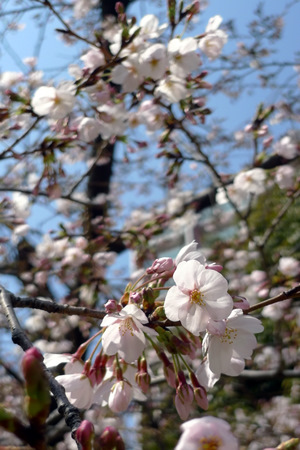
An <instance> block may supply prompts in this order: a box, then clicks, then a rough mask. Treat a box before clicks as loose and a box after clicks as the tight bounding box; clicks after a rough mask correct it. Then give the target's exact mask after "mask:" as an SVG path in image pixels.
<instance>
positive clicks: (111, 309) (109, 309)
mask: <svg viewBox="0 0 300 450" xmlns="http://www.w3.org/2000/svg"><path fill="white" fill-rule="evenodd" d="M104 308H105V312H106V314H113V313H116V312H119V311H121V309H122V306H121V305H119V304H118V303H117V302H116V300H113V299H110V300H108V301H107V302H106V303H105V305H104Z"/></svg>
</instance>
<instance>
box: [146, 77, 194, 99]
mask: <svg viewBox="0 0 300 450" xmlns="http://www.w3.org/2000/svg"><path fill="white" fill-rule="evenodd" d="M185 84H186V83H185V80H183V79H182V78H179V77H177V76H176V75H168V76H166V78H164V79H163V80H161V81H160V82H159V84H158V86H157V88H156V89H155V91H154V95H155V96H156V97H162V98H163V99H164V100H167V101H168V102H170V103H177V102H179V101H180V100H183V99H184V98H186V97H187V96H188V95H189V91H188V89H187V87H186V86H185Z"/></svg>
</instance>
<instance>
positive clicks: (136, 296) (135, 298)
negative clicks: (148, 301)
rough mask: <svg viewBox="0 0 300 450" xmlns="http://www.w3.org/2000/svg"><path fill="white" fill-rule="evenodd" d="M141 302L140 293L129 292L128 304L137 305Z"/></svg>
mask: <svg viewBox="0 0 300 450" xmlns="http://www.w3.org/2000/svg"><path fill="white" fill-rule="evenodd" d="M142 300H143V295H142V293H141V292H130V295H129V303H136V304H139V303H141V301H142Z"/></svg>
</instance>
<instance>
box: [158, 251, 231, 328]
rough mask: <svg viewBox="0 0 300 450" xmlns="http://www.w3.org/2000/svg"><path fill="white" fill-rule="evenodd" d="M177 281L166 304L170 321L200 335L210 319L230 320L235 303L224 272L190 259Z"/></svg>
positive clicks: (180, 269)
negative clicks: (228, 318)
mask: <svg viewBox="0 0 300 450" xmlns="http://www.w3.org/2000/svg"><path fill="white" fill-rule="evenodd" d="M173 278H174V281H175V283H176V286H172V287H171V288H170V289H169V291H168V293H167V295H166V299H165V304H164V308H165V312H166V316H167V318H168V319H170V320H172V321H174V322H177V321H181V323H182V325H183V326H184V327H185V328H186V329H187V330H189V331H190V332H191V333H193V334H194V335H199V333H200V332H201V331H204V330H205V328H206V326H207V322H208V320H209V319H210V318H213V319H214V320H222V319H225V318H226V317H228V315H229V314H230V312H231V310H232V306H233V302H232V298H231V297H230V295H229V294H228V293H227V289H228V283H227V281H226V279H225V278H224V277H223V276H222V275H221V274H220V273H218V272H216V271H215V270H210V269H206V268H205V266H203V265H202V264H200V263H199V262H198V261H196V260H190V261H182V262H181V263H179V264H178V266H177V269H176V271H175V272H174V275H173Z"/></svg>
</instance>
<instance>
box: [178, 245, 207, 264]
mask: <svg viewBox="0 0 300 450" xmlns="http://www.w3.org/2000/svg"><path fill="white" fill-rule="evenodd" d="M191 259H195V260H196V261H198V262H199V263H200V264H202V265H205V262H206V258H205V256H204V255H203V253H201V251H200V250H198V243H197V242H196V241H195V240H194V241H192V242H191V243H190V244H187V245H185V246H184V247H182V249H181V250H180V251H179V252H178V254H177V256H176V258H175V261H174V263H175V266H178V264H179V263H180V262H182V261H189V260H191Z"/></svg>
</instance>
